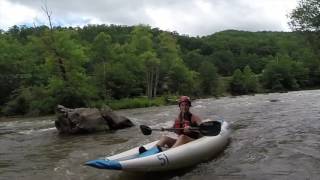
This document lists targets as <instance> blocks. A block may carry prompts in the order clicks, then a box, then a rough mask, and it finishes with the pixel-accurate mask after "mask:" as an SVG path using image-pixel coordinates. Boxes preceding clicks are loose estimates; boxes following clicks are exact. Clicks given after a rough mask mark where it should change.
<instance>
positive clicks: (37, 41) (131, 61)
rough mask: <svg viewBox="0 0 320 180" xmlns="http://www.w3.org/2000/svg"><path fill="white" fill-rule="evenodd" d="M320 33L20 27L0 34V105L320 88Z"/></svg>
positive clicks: (130, 101) (42, 106)
mask: <svg viewBox="0 0 320 180" xmlns="http://www.w3.org/2000/svg"><path fill="white" fill-rule="evenodd" d="M319 37H320V36H319V35H318V33H317V32H306V33H296V32H255V33H253V32H245V31H234V30H228V31H223V32H218V33H215V34H212V35H209V36H205V37H188V36H185V35H184V36H181V35H179V34H178V33H176V32H165V31H162V30H159V29H157V28H154V29H152V28H151V27H149V26H147V25H139V26H130V27H129V26H116V25H110V26H107V25H89V26H85V27H83V28H61V27H59V28H54V29H53V30H52V31H50V30H49V28H48V27H46V26H41V27H36V28H33V27H25V26H22V27H18V26H14V27H12V28H11V29H9V30H8V31H6V32H1V33H0V72H1V74H0V106H1V109H2V111H3V112H4V113H5V114H10V115H16V114H33V115H37V114H47V113H52V112H53V111H54V108H55V106H56V105H57V104H63V105H65V106H67V107H71V108H72V107H82V106H94V107H102V106H103V105H104V104H105V103H106V102H108V103H109V104H110V105H111V106H112V107H113V108H116V109H118V108H132V107H145V106H150V105H161V104H166V103H168V102H171V101H168V98H167V99H166V98H164V99H162V100H159V99H158V98H159V96H162V97H163V96H168V95H169V96H170V95H171V94H174V95H177V96H179V95H181V94H185V95H190V96H212V95H214V96H217V95H225V94H227V93H228V92H231V93H233V94H247V93H255V92H257V91H259V92H260V91H261V92H263V91H264V89H259V90H258V87H259V88H262V87H263V88H266V89H270V90H272V91H277V90H279V91H283V90H294V89H298V88H311V87H319V86H320V59H319V55H320V51H319V43H318V42H319ZM241 70H242V71H241ZM232 74H233V76H232V77H231V75H232ZM257 77H261V78H260V83H258V81H257ZM260 84H262V85H263V86H260ZM145 95H146V96H148V98H149V99H147V98H138V99H137V100H136V98H135V97H141V96H145ZM160 99H161V98H160Z"/></svg>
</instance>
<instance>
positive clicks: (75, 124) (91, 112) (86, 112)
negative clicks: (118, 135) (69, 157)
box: [55, 105, 134, 134]
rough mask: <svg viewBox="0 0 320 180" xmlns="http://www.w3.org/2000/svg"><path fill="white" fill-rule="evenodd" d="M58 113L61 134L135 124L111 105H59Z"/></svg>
mask: <svg viewBox="0 0 320 180" xmlns="http://www.w3.org/2000/svg"><path fill="white" fill-rule="evenodd" d="M56 115H57V120H55V126H56V128H57V130H58V131H59V133H61V134H79V133H93V132H98V131H106V130H117V129H123V128H127V127H132V126H134V124H133V123H132V122H131V121H130V120H129V119H128V118H126V117H124V116H119V115H117V114H116V113H114V112H113V111H112V110H111V109H110V108H109V107H105V108H102V109H97V108H75V109H70V108H66V107H64V106H62V105H58V106H57V108H56Z"/></svg>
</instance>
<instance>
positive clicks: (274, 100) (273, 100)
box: [270, 99, 279, 102]
mask: <svg viewBox="0 0 320 180" xmlns="http://www.w3.org/2000/svg"><path fill="white" fill-rule="evenodd" d="M278 101H279V99H271V100H270V102H278Z"/></svg>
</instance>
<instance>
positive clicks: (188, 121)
mask: <svg viewBox="0 0 320 180" xmlns="http://www.w3.org/2000/svg"><path fill="white" fill-rule="evenodd" d="M182 118H183V117H182V116H181V114H180V115H179V117H178V118H176V119H175V121H174V125H173V127H174V128H184V127H186V126H197V123H196V122H192V114H191V113H189V114H188V115H187V117H186V118H185V117H184V118H183V119H182ZM181 119H182V120H181ZM175 133H176V134H178V135H181V134H184V135H187V136H189V137H191V138H194V139H197V138H198V137H199V133H197V132H193V131H191V132H189V133H185V132H184V131H183V129H181V130H176V131H175Z"/></svg>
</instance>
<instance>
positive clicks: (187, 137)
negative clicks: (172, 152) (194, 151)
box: [179, 134, 193, 142]
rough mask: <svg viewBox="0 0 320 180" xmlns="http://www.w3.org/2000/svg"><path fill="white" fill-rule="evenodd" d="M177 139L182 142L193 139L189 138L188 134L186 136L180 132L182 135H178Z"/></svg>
mask: <svg viewBox="0 0 320 180" xmlns="http://www.w3.org/2000/svg"><path fill="white" fill-rule="evenodd" d="M179 140H180V141H182V142H190V141H192V140H193V139H192V138H190V137H189V136H186V135H184V134H182V135H180V136H179Z"/></svg>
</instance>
